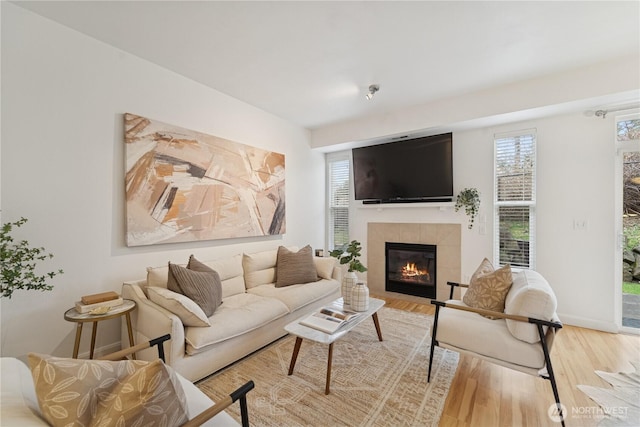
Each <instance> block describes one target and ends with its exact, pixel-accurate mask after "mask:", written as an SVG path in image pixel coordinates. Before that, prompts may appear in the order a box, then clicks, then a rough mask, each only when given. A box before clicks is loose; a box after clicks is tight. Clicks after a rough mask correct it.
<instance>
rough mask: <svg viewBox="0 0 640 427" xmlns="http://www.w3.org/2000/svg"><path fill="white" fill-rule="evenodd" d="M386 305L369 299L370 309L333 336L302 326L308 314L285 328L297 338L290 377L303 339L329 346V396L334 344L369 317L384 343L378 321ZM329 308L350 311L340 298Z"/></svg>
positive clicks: (290, 367) (375, 299)
mask: <svg viewBox="0 0 640 427" xmlns="http://www.w3.org/2000/svg"><path fill="white" fill-rule="evenodd" d="M384 304H385V302H384V301H383V300H381V299H377V298H369V309H368V310H367V311H365V312H363V313H362V315H361V316H358V317H357V318H355V319H353V320H351V321H349V322H348V323H347V324H345V325H344V326H342V327H341V328H340V329H338V330H337V331H336V332H334V333H333V334H327V333H324V332H322V331H318V330H317V329H313V328H310V327H308V326H304V325H301V324H300V321H301V320H302V319H304V318H306V317H307V316H308V314H307V315H305V316H304V317H301V318H300V319H298V320H295V321H293V322H291V323H289V324H288V325H287V326H285V327H284V329H285V330H286V331H287V332H289V333H290V334H291V335H295V336H296V343H295V345H294V347H293V354H292V355H291V364H290V365H289V373H288V375H291V374H293V368H294V367H295V366H296V359H297V358H298V352H299V351H300V346H301V345H302V340H303V339H307V340H311V341H315V342H317V343H320V344H329V356H328V358H327V381H326V384H325V389H324V394H329V386H330V384H331V360H332V358H333V343H334V342H336V341H337V340H339V339H340V338H342V337H344V336H345V335H346V334H347V333H348V332H349V331H350V330H352V329H353V328H355V327H356V326H358V325H359V324H360V323H362V322H363V321H364V320H365V319H368V318H369V317H371V318H372V319H373V324H374V325H375V327H376V332H377V334H378V340H379V341H382V331H381V330H380V322H379V321H378V310H380V309H381V308H382V307H383V306H384ZM328 307H333V308H337V309H340V310H341V309H342V308H343V307H344V308H347V309H350V307H349V306H348V305H346V306H345V305H344V304H343V301H342V298H338V299H337V300H335V301H334V302H333V303H331V304H330V305H328Z"/></svg>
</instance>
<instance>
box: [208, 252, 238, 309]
mask: <svg viewBox="0 0 640 427" xmlns="http://www.w3.org/2000/svg"><path fill="white" fill-rule="evenodd" d="M202 263H203V264H204V265H206V266H207V267H209V268H211V269H213V270H215V271H217V272H218V274H219V275H220V280H222V298H227V297H230V296H232V295H236V294H243V293H244V292H245V290H246V289H245V287H244V271H243V269H242V255H240V254H237V255H233V256H231V257H227V258H221V259H216V260H212V261H203V262H202Z"/></svg>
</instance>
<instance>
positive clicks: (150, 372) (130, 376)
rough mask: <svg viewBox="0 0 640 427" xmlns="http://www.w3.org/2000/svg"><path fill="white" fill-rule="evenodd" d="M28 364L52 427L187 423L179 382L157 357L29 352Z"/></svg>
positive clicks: (45, 415)
mask: <svg viewBox="0 0 640 427" xmlns="http://www.w3.org/2000/svg"><path fill="white" fill-rule="evenodd" d="M29 366H30V368H31V373H32V376H33V382H34V385H35V389H36V395H37V396H38V402H39V405H40V409H41V411H42V415H43V416H44V417H45V418H46V420H47V421H48V422H49V423H50V424H51V425H52V426H56V427H57V426H61V427H62V426H69V425H85V426H98V425H160V424H167V425H180V424H183V423H184V422H186V421H187V404H186V398H185V395H184V392H183V390H182V387H181V385H180V382H179V380H178V378H177V376H176V375H175V373H174V372H173V371H172V370H169V369H167V367H166V366H165V364H164V363H162V361H161V360H159V359H158V360H155V361H154V362H146V361H137V360H126V361H118V362H110V361H99V360H81V359H68V358H59V357H53V356H48V355H41V354H36V353H30V354H29ZM109 420H110V422H108V421H109Z"/></svg>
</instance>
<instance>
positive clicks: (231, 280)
mask: <svg viewBox="0 0 640 427" xmlns="http://www.w3.org/2000/svg"><path fill="white" fill-rule="evenodd" d="M202 263H203V264H204V265H206V266H207V267H209V268H211V269H212V270H215V271H216V272H217V273H218V275H220V280H221V282H222V298H226V297H230V296H231V295H236V294H240V293H244V291H245V287H244V272H243V270H242V255H240V254H238V255H234V256H232V257H228V258H222V259H219V260H212V261H202ZM177 265H179V266H181V267H186V266H187V265H186V264H177ZM168 275H169V266H168V265H165V266H162V267H147V286H156V287H161V288H166V287H167V277H168Z"/></svg>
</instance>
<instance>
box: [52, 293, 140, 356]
mask: <svg viewBox="0 0 640 427" xmlns="http://www.w3.org/2000/svg"><path fill="white" fill-rule="evenodd" d="M135 308H136V303H135V301H132V300H129V299H126V300H124V302H123V303H122V305H118V306H116V307H111V309H110V310H109V311H107V312H106V313H105V314H90V313H78V312H77V311H76V309H75V308H70V309H69V310H67V311H65V313H64V320H68V321H69V322H76V323H77V324H78V326H77V327H76V342H75V344H74V346H73V358H74V359H77V358H78V349H79V348H80V337H81V336H82V326H83V325H84V324H85V323H86V322H93V330H92V332H91V350H90V352H89V359H93V350H94V348H95V346H96V331H97V329H98V322H101V321H103V320H109V319H114V318H116V317H120V316H123V315H124V316H126V319H127V331H128V332H129V345H130V346H131V347H133V346H134V344H133V331H132V329H131V316H130V315H129V313H131V311H133V309H135ZM132 357H133V359H135V358H136V355H135V353H134V354H133V355H132Z"/></svg>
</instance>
